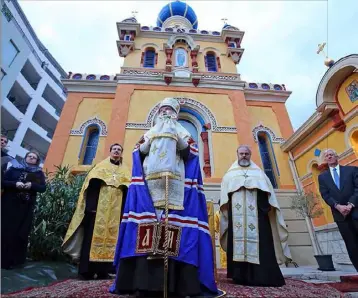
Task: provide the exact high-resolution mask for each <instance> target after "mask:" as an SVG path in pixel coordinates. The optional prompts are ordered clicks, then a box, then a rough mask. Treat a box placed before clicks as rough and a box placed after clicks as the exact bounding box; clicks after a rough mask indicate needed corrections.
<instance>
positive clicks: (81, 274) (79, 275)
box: [78, 273, 94, 280]
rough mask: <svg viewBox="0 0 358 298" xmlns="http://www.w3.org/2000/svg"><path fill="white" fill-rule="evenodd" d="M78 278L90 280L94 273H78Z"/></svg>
mask: <svg viewBox="0 0 358 298" xmlns="http://www.w3.org/2000/svg"><path fill="white" fill-rule="evenodd" d="M78 279H79V280H92V279H94V274H93V273H79V274H78Z"/></svg>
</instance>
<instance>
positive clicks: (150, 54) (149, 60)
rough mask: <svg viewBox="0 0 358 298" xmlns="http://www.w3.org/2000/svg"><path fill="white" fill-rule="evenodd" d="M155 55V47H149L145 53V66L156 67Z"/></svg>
mask: <svg viewBox="0 0 358 298" xmlns="http://www.w3.org/2000/svg"><path fill="white" fill-rule="evenodd" d="M155 56H156V55H155V51H154V50H153V49H147V50H146V51H145V53H144V61H143V67H147V68H154V65H155Z"/></svg>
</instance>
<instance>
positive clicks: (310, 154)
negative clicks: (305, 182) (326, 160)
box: [295, 118, 358, 177]
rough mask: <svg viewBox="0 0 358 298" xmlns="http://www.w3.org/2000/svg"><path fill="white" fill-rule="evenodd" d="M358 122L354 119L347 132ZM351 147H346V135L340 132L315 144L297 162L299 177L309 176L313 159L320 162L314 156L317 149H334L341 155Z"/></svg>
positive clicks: (348, 123) (348, 125) (335, 132)
mask: <svg viewBox="0 0 358 298" xmlns="http://www.w3.org/2000/svg"><path fill="white" fill-rule="evenodd" d="M357 120H358V119H357V118H353V119H351V120H350V121H349V122H347V128H346V130H350V128H351V127H352V126H354V125H355V124H357ZM313 136H314V135H313ZM350 147H351V146H349V147H347V146H346V140H345V134H344V133H342V132H340V131H334V132H333V133H331V134H330V135H328V136H327V137H326V138H324V139H323V140H321V141H320V142H318V143H317V144H315V145H314V146H313V147H312V148H311V149H310V150H308V151H307V152H305V153H304V154H303V155H302V156H300V157H299V158H298V159H297V160H296V161H295V163H296V167H297V171H298V175H299V177H303V176H305V175H306V174H308V172H307V168H310V164H309V163H310V162H311V161H312V159H315V160H318V158H317V157H315V156H314V150H315V149H316V148H317V149H320V150H321V151H322V152H323V151H324V150H326V149H327V148H332V149H334V150H336V151H337V153H338V154H341V153H343V152H344V151H346V150H347V149H349V148H350Z"/></svg>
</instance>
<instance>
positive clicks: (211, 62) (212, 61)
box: [205, 52, 218, 72]
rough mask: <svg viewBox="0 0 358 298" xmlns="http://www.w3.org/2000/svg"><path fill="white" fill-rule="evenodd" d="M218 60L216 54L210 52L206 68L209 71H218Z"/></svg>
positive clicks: (207, 55) (207, 56)
mask: <svg viewBox="0 0 358 298" xmlns="http://www.w3.org/2000/svg"><path fill="white" fill-rule="evenodd" d="M216 60H217V59H216V55H215V53H213V52H209V53H207V54H206V57H205V66H206V69H207V71H213V72H216V71H218V64H217V61H216Z"/></svg>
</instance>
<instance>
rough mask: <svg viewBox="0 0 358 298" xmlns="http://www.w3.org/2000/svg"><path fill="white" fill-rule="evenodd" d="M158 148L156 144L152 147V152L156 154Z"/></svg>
mask: <svg viewBox="0 0 358 298" xmlns="http://www.w3.org/2000/svg"><path fill="white" fill-rule="evenodd" d="M158 149H159V148H158V147H157V145H155V144H154V146H153V147H152V150H151V153H153V154H155V153H156V152H157V150H158Z"/></svg>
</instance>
